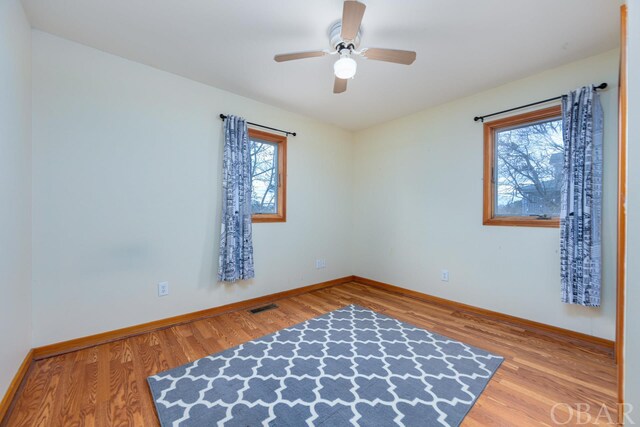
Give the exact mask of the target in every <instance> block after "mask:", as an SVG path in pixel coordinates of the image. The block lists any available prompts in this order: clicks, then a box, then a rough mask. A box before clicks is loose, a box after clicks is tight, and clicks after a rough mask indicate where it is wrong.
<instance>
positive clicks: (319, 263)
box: [316, 259, 327, 270]
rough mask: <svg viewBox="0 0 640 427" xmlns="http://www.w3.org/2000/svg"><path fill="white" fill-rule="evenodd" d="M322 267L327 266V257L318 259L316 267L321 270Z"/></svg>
mask: <svg viewBox="0 0 640 427" xmlns="http://www.w3.org/2000/svg"><path fill="white" fill-rule="evenodd" d="M322 268H327V260H325V259H317V260H316V269H317V270H320V269H322Z"/></svg>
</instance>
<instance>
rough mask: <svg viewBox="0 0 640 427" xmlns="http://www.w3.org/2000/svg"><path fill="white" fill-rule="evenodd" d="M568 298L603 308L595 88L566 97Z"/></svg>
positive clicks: (563, 240)
mask: <svg viewBox="0 0 640 427" xmlns="http://www.w3.org/2000/svg"><path fill="white" fill-rule="evenodd" d="M562 126H563V131H562V133H563V138H564V150H565V151H564V169H563V172H564V178H563V179H564V181H563V185H562V190H561V198H562V200H561V208H560V258H561V261H560V270H561V283H562V301H563V302H565V303H569V304H580V305H584V306H590V307H599V306H600V285H601V275H602V274H601V222H602V138H603V112H602V106H601V105H600V97H599V96H598V93H597V92H596V91H595V90H594V89H593V88H592V87H582V88H580V89H579V90H576V91H573V92H571V93H569V94H568V95H565V96H563V97H562Z"/></svg>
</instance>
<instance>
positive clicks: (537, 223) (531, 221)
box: [482, 216, 560, 228]
mask: <svg viewBox="0 0 640 427" xmlns="http://www.w3.org/2000/svg"><path fill="white" fill-rule="evenodd" d="M482 224H483V225H502V226H507V227H544V228H560V218H551V219H535V218H523V217H519V216H501V217H497V218H496V217H494V218H485V219H484V220H483V221H482Z"/></svg>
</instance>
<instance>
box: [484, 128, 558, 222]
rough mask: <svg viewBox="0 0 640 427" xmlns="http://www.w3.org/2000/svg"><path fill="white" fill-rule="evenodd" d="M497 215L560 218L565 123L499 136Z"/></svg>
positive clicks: (497, 146) (505, 132)
mask: <svg viewBox="0 0 640 427" xmlns="http://www.w3.org/2000/svg"><path fill="white" fill-rule="evenodd" d="M495 141H496V142H495V143H496V147H495V149H496V169H495V172H494V173H495V181H496V182H495V185H496V188H495V189H496V191H495V194H496V200H495V215H497V216H500V215H502V216H531V215H547V216H550V217H557V216H559V215H560V185H561V182H562V164H563V162H564V146H563V142H562V120H560V119H555V120H551V121H543V122H539V123H534V124H527V125H525V126H521V127H516V128H511V129H505V130H500V131H498V132H496V138H495Z"/></svg>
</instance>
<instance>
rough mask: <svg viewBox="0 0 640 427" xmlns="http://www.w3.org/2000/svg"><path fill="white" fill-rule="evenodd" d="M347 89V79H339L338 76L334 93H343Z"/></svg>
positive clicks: (334, 84) (334, 85) (334, 83)
mask: <svg viewBox="0 0 640 427" xmlns="http://www.w3.org/2000/svg"><path fill="white" fill-rule="evenodd" d="M346 90H347V79H339V78H337V77H336V79H335V81H334V82H333V93H342V92H344V91H346Z"/></svg>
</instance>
